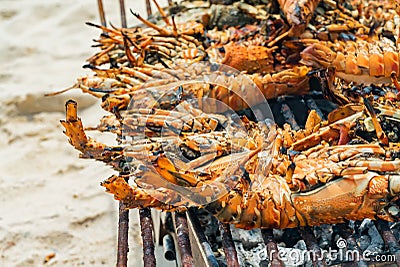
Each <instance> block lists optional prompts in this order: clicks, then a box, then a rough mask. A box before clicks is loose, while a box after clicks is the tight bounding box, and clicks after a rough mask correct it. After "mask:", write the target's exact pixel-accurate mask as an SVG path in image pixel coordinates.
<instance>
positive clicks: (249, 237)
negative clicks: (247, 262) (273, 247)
mask: <svg viewBox="0 0 400 267" xmlns="http://www.w3.org/2000/svg"><path fill="white" fill-rule="evenodd" d="M232 239H233V241H240V242H241V243H242V244H243V247H244V248H245V249H246V250H249V249H251V248H253V247H256V246H257V245H258V244H260V243H264V240H263V239H262V235H261V230H260V229H253V230H242V229H235V230H234V231H232Z"/></svg>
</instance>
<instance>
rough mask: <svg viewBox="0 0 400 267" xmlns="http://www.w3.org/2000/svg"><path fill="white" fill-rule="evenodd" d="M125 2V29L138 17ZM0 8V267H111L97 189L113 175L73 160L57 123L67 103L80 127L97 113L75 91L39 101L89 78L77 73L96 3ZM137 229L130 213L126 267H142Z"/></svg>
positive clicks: (104, 203)
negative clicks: (75, 104) (73, 107)
mask: <svg viewBox="0 0 400 267" xmlns="http://www.w3.org/2000/svg"><path fill="white" fill-rule="evenodd" d="M104 2H106V3H105V8H106V12H107V21H112V22H113V24H115V25H119V24H120V18H119V5H118V1H117V0H112V1H111V0H107V1H104ZM126 2H127V11H128V12H127V17H128V25H134V23H137V21H135V19H134V18H133V16H131V15H130V13H129V8H132V9H133V10H135V11H137V12H140V13H141V14H143V15H144V16H145V15H146V13H145V9H144V4H143V3H144V0H143V1H138V0H135V1H126ZM142 2H143V3H142ZM0 5H1V8H0V34H1V41H0V146H1V150H0V158H1V160H0V169H1V172H0V211H1V213H0V266H21V267H22V266H23V267H26V266H83V265H84V266H115V259H116V233H117V206H118V203H117V202H116V201H115V200H114V199H113V197H112V196H111V195H109V194H107V193H105V192H104V189H103V188H102V187H100V185H99V183H100V182H101V181H102V180H104V179H105V178H107V177H108V176H110V175H111V174H112V173H113V171H112V170H111V169H110V168H108V167H105V166H104V164H102V163H100V162H94V161H91V160H84V159H78V151H76V150H74V149H73V148H72V147H71V146H70V145H69V144H68V142H67V138H66V136H64V135H63V133H62V127H61V125H60V123H59V120H60V119H63V118H64V102H65V99H67V98H70V97H73V98H74V99H76V100H77V101H78V103H79V115H80V116H81V117H82V119H83V122H84V124H85V125H86V126H89V125H92V126H93V125H96V123H97V120H98V119H99V118H100V117H101V114H102V112H101V110H100V108H99V107H98V105H93V104H94V103H96V101H95V100H94V99H93V98H92V97H90V96H85V95H83V94H81V93H80V92H79V91H77V90H76V91H74V92H71V93H68V94H65V95H61V96H57V97H52V98H49V97H48V98H44V97H43V94H44V93H46V92H52V91H56V90H59V89H62V88H66V87H68V86H70V85H72V84H73V83H74V82H75V80H76V78H77V77H79V76H82V75H85V74H86V73H88V72H87V71H85V70H83V69H82V68H81V66H82V65H83V64H84V63H85V59H86V58H88V57H89V56H90V55H92V54H93V53H94V52H96V51H97V50H96V49H95V48H91V47H90V45H92V44H93V42H92V39H93V38H96V37H97V36H98V35H99V34H100V31H99V30H98V29H95V28H92V27H89V26H86V25H85V24H84V23H85V22H86V21H91V22H96V23H99V18H98V13H97V1H95V0H90V1H89V0H86V1H73V0H52V1H48V0H35V1H31V0H12V1H11V0H10V1H4V0H1V1H0ZM133 5H136V6H133ZM94 136H98V135H97V134H94ZM138 227H139V226H138V219H137V211H132V212H131V223H130V228H131V229H130V253H129V266H140V265H141V258H142V253H141V245H140V244H141V243H140V232H139V231H138ZM52 253H55V257H54V258H52V259H51V260H50V261H49V262H47V263H46V264H44V260H45V258H46V256H47V255H49V254H52Z"/></svg>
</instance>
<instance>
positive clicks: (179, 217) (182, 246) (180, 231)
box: [175, 212, 194, 267]
mask: <svg viewBox="0 0 400 267" xmlns="http://www.w3.org/2000/svg"><path fill="white" fill-rule="evenodd" d="M175 228H176V237H177V239H178V248H179V250H180V255H181V264H182V266H184V267H189V266H194V264H193V255H192V247H191V245H190V240H189V228H188V225H187V218H186V214H185V213H181V212H175Z"/></svg>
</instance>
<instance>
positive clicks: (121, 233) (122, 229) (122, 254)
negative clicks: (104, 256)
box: [117, 202, 129, 267]
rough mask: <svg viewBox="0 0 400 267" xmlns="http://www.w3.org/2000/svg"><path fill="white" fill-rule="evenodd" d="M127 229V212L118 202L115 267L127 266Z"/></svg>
mask: <svg viewBox="0 0 400 267" xmlns="http://www.w3.org/2000/svg"><path fill="white" fill-rule="evenodd" d="M128 229H129V210H128V209H125V205H124V204H123V203H122V202H119V220H118V250H117V267H127V266H128V265H127V264H128V251H129V245H128Z"/></svg>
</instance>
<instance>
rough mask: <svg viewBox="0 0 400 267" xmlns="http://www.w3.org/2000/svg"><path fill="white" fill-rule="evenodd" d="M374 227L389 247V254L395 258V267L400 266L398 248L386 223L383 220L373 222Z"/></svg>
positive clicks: (399, 248) (397, 243) (399, 250)
mask: <svg viewBox="0 0 400 267" xmlns="http://www.w3.org/2000/svg"><path fill="white" fill-rule="evenodd" d="M375 226H376V228H377V229H378V231H379V233H380V234H381V235H382V238H383V241H384V242H385V244H386V246H388V247H389V251H390V253H392V254H393V255H394V256H395V260H396V264H397V266H400V246H399V242H398V241H397V240H396V237H395V236H394V234H393V232H392V231H391V230H390V228H389V225H388V222H386V221H383V220H377V221H375Z"/></svg>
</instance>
